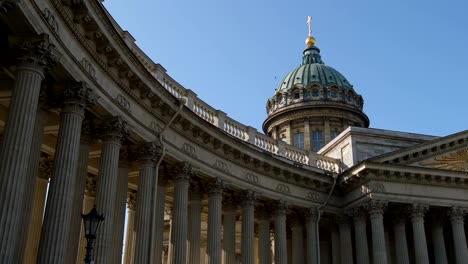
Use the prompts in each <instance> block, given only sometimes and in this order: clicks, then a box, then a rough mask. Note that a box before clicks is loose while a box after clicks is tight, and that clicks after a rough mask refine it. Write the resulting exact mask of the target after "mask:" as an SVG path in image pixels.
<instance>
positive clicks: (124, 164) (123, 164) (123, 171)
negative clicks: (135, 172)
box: [112, 151, 130, 263]
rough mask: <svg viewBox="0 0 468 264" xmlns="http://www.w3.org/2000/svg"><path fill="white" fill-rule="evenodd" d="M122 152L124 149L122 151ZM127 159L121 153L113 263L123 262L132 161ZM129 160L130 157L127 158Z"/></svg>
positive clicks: (115, 213) (116, 197)
mask: <svg viewBox="0 0 468 264" xmlns="http://www.w3.org/2000/svg"><path fill="white" fill-rule="evenodd" d="M121 152H122V151H121ZM122 159H127V157H123V156H122V155H121V159H120V162H119V170H118V171H119V172H118V176H117V177H118V178H117V193H116V196H115V199H116V200H115V212H114V215H115V217H114V238H113V246H112V252H113V253H112V256H113V257H114V259H113V260H112V263H122V253H123V252H122V251H123V239H124V231H125V229H124V228H125V207H126V206H125V205H126V203H127V191H128V172H129V167H130V163H129V162H128V161H125V160H122ZM127 160H128V159H127Z"/></svg>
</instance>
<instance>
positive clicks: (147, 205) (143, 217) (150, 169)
mask: <svg viewBox="0 0 468 264" xmlns="http://www.w3.org/2000/svg"><path fill="white" fill-rule="evenodd" d="M151 157H152V156H150V157H146V158H145V159H141V160H140V161H139V162H140V174H139V183H138V193H137V201H136V213H135V214H136V216H135V231H136V241H135V257H134V258H135V263H136V264H146V263H148V261H149V254H150V252H149V251H150V250H149V249H150V248H149V246H150V234H151V233H150V231H151V208H152V206H151V196H152V192H151V189H152V188H151V186H152V180H153V175H154V161H153V160H152V159H151ZM176 193H177V188H176Z"/></svg>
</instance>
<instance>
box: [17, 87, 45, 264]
mask: <svg viewBox="0 0 468 264" xmlns="http://www.w3.org/2000/svg"><path fill="white" fill-rule="evenodd" d="M44 90H45V89H42V90H41V91H44ZM46 123H47V110H46V102H45V98H44V96H41V103H40V106H39V109H38V111H37V115H36V119H35V124H34V132H33V142H32V145H31V153H30V155H29V162H28V167H29V169H28V173H27V180H26V184H25V190H35V187H36V182H37V173H38V169H39V159H40V155H41V146H42V138H43V132H44V127H45V125H46ZM23 199H24V209H23V210H24V214H23V218H22V219H20V225H21V226H24V227H26V228H22V229H21V234H20V246H21V247H20V252H19V256H20V259H19V263H21V262H23V260H24V258H25V254H26V243H27V240H28V233H29V228H30V227H31V226H30V223H31V216H32V211H33V204H34V191H26V192H25V193H24V197H23Z"/></svg>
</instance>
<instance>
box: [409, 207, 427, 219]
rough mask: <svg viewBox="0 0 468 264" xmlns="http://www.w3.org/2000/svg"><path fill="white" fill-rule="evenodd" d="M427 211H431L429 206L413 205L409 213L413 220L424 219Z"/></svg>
mask: <svg viewBox="0 0 468 264" xmlns="http://www.w3.org/2000/svg"><path fill="white" fill-rule="evenodd" d="M427 210H429V205H428V204H420V203H413V204H412V205H411V207H410V208H409V213H410V215H411V218H412V219H414V218H423V217H424V215H425V214H426V212H427Z"/></svg>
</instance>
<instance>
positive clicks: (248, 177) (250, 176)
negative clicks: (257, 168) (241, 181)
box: [245, 173, 258, 184]
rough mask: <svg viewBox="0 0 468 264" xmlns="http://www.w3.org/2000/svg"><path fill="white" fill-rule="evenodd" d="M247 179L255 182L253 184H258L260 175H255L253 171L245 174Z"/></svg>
mask: <svg viewBox="0 0 468 264" xmlns="http://www.w3.org/2000/svg"><path fill="white" fill-rule="evenodd" d="M245 179H246V180H247V181H248V182H250V183H253V184H258V177H257V175H254V174H252V173H247V174H246V175H245Z"/></svg>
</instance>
